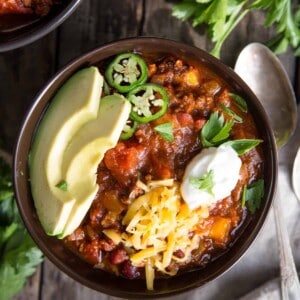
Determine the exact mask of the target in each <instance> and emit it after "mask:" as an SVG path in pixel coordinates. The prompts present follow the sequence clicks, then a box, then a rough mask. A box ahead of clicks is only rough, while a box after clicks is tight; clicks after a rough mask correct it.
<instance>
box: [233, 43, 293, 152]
mask: <svg viewBox="0 0 300 300" xmlns="http://www.w3.org/2000/svg"><path fill="white" fill-rule="evenodd" d="M234 70H235V71H236V73H238V74H239V75H240V76H241V77H242V78H243V79H244V81H245V82H246V83H247V84H248V85H249V87H250V88H251V89H252V91H253V92H254V94H256V96H257V98H258V99H259V100H260V101H261V103H262V105H263V106H264V108H265V110H266V112H267V115H268V117H269V119H270V122H271V126H272V128H273V131H274V135H275V139H276V144H277V147H278V148H281V147H282V146H283V145H285V144H286V143H287V141H288V140H289V138H290V137H291V135H292V134H293V132H294V130H295V128H296V124H297V104H296V97H295V94H294V92H293V88H292V86H291V83H290V80H289V78H288V75H287V73H286V72H285V70H284V68H283V67H282V65H281V63H280V61H279V59H278V58H277V57H276V56H275V55H274V54H273V53H272V51H271V50H269V49H268V48H267V47H266V46H264V45H262V44H260V43H252V44H249V45H248V46H246V47H245V48H244V49H243V51H242V52H241V53H240V55H239V57H238V59H237V61H236V64H235V67H234Z"/></svg>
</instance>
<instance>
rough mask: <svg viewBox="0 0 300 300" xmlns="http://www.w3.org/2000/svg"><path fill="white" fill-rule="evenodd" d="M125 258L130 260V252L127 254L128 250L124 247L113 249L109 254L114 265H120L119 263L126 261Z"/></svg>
mask: <svg viewBox="0 0 300 300" xmlns="http://www.w3.org/2000/svg"><path fill="white" fill-rule="evenodd" d="M125 260H128V254H127V252H126V250H125V249H123V248H118V249H115V250H113V251H112V252H111V254H110V256H109V261H110V262H111V263H112V264H113V265H118V264H120V263H122V262H124V261H125Z"/></svg>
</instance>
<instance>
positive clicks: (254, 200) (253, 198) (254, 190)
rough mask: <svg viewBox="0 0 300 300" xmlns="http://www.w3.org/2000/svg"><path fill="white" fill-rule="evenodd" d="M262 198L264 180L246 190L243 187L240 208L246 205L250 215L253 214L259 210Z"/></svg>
mask: <svg viewBox="0 0 300 300" xmlns="http://www.w3.org/2000/svg"><path fill="white" fill-rule="evenodd" d="M263 197H264V180H263V179H259V180H258V181H256V182H254V183H253V184H251V185H250V186H249V187H248V188H247V187H246V186H245V187H244V190H243V194H242V206H244V205H245V203H247V206H248V208H249V210H250V212H251V213H255V211H256V210H257V209H259V208H260V205H261V200H262V198H263Z"/></svg>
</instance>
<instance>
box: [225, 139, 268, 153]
mask: <svg viewBox="0 0 300 300" xmlns="http://www.w3.org/2000/svg"><path fill="white" fill-rule="evenodd" d="M262 142H263V140H257V139H240V140H231V141H227V142H226V143H224V145H227V146H231V147H232V148H233V149H234V150H235V151H236V152H237V154H238V155H243V154H245V153H247V152H248V151H250V150H251V149H253V148H255V147H256V146H257V145H259V144H260V143H262Z"/></svg>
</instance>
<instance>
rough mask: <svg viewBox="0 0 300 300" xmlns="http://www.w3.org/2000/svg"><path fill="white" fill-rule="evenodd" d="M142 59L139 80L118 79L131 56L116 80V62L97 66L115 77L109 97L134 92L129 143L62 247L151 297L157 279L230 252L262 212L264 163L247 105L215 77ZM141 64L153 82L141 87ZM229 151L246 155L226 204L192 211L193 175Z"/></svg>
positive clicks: (111, 155) (113, 152)
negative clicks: (185, 184) (189, 172)
mask: <svg viewBox="0 0 300 300" xmlns="http://www.w3.org/2000/svg"><path fill="white" fill-rule="evenodd" d="M137 55H139V56H140V58H138V60H137V61H138V62H135V64H136V71H137V72H136V74H135V76H133V77H137V78H133V79H132V78H127V79H126V75H124V74H125V72H123V73H122V74H123V75H122V76H123V77H122V76H121V75H120V74H119V73H121V71H120V66H122V68H125V67H126V66H125V64H128V65H129V61H130V56H129V58H128V57H127V56H128V55H126V57H127V58H126V61H124V62H121V63H119V67H118V68H117V69H118V70H119V73H118V74H116V75H112V74H111V72H112V71H111V68H112V66H111V65H109V63H110V62H111V61H107V62H104V63H103V64H101V65H99V69H100V71H101V72H102V74H104V73H105V70H106V69H107V68H109V70H110V71H109V72H110V77H109V80H107V86H106V88H105V89H104V93H105V94H109V93H115V92H117V93H118V92H119V91H118V88H116V87H118V85H119V86H121V90H124V85H125V86H126V85H127V86H129V85H130V86H132V87H131V88H130V91H128V92H126V94H124V95H125V97H126V98H127V99H128V101H130V102H131V104H132V113H131V115H130V119H129V120H128V124H127V125H128V126H127V128H126V129H125V128H124V132H123V134H122V135H123V138H122V136H121V138H120V140H119V142H118V144H117V145H116V147H114V148H113V149H110V150H108V151H107V152H106V154H105V156H104V159H103V160H102V162H101V163H100V165H99V167H98V173H97V183H98V185H99V191H98V194H97V197H96V199H94V201H93V204H92V206H91V208H90V209H89V212H88V214H87V215H86V217H85V219H84V220H83V222H82V223H81V225H80V226H79V227H78V228H77V229H76V230H75V231H74V232H73V233H72V234H71V235H69V236H67V237H66V238H65V239H64V242H65V244H66V245H67V246H68V247H69V248H71V249H72V250H73V251H75V252H76V253H77V254H78V255H80V256H81V257H82V258H83V259H84V260H86V261H87V262H89V263H90V264H92V265H93V266H94V267H96V268H101V269H104V270H106V271H108V272H113V273H115V274H116V275H119V276H124V277H125V278H129V279H134V278H146V282H147V288H148V289H153V288H154V287H153V282H154V278H155V277H160V276H173V275H176V274H177V273H178V272H184V271H186V270H189V269H192V268H202V267H205V266H206V265H207V264H208V263H209V262H211V261H213V260H214V259H216V258H217V257H218V256H220V255H221V254H222V253H223V252H225V251H226V250H228V248H230V247H231V245H232V244H233V243H234V241H235V240H236V239H237V238H238V228H240V227H241V226H242V225H243V223H244V222H245V220H247V219H249V218H251V217H252V215H253V214H254V213H255V210H256V209H258V208H259V202H260V201H261V199H262V196H263V185H264V181H263V161H264V158H263V154H262V149H261V146H260V145H259V143H260V142H262V141H261V140H259V138H260V136H259V134H258V131H257V128H256V125H255V123H254V120H253V117H252V116H251V113H250V111H249V110H248V108H247V104H246V101H245V100H244V99H243V98H241V97H240V96H239V95H237V94H236V93H235V92H234V90H233V89H232V88H231V87H230V86H229V85H228V83H226V82H225V81H224V80H223V79H221V78H219V77H218V75H217V74H215V73H214V72H213V71H211V70H209V69H208V68H207V67H206V66H204V65H200V64H189V63H188V62H186V61H184V60H182V59H180V58H177V57H174V56H167V55H166V56H163V57H156V58H154V57H152V56H147V55H144V54H137ZM137 55H136V56H137ZM134 59H136V58H134ZM115 60H116V59H115ZM141 60H143V61H144V62H145V63H146V65H147V68H148V77H147V80H145V78H144V79H143V82H142V83H138V84H137V85H135V84H134V82H135V81H136V80H138V78H139V75H140V73H141V72H139V71H140V67H139V65H138V64H139V63H140V61H141ZM108 65H109V66H108ZM131 67H132V66H131ZM144 72H145V70H144V66H143V70H142V73H143V76H144ZM120 76H121V77H122V78H121V77H120ZM129 77H130V76H129ZM124 78H125V79H124ZM112 80H115V81H117V83H116V82H114V83H113V84H112ZM130 80H131V81H132V82H130ZM122 81H123V83H122ZM124 82H125V83H124ZM126 82H127V83H126ZM122 85H123V86H122ZM153 87H154V89H155V90H154V89H153ZM125 90H128V89H126V88H125ZM141 90H143V91H144V94H143V95H142V94H141ZM147 93H148V94H149V95H150V96H149V97H148V99H147V101H148V102H147V105H148V106H147V105H146V106H147V107H146V108H145V107H144V108H143V107H138V105H137V100H139V101H144V102H145V99H144V100H143V99H142V98H143V97H144V96H145V94H147ZM164 93H166V95H167V96H166V97H165V94H164ZM157 94H159V96H157ZM131 95H135V96H134V97H133V98H130V97H131ZM158 98H159V99H158ZM156 100H157V101H156ZM151 101H152V102H151ZM144 104H145V103H144ZM143 109H144V110H143ZM137 115H138V117H136V116H137ZM213 124H214V126H212V125H213ZM216 128H217V129H218V130H217V129H216ZM213 130H214V134H212V131H213ZM223 144H224V145H225V144H227V145H231V146H232V148H233V149H235V150H236V151H237V153H239V158H240V160H241V167H240V169H239V177H238V180H237V183H236V184H235V186H234V188H233V190H231V192H230V194H229V195H228V196H226V197H225V198H224V199H217V200H218V201H215V202H214V203H211V204H210V205H200V206H199V205H198V206H197V207H196V208H193V209H191V208H190V207H189V205H188V203H186V201H184V199H183V197H182V195H181V191H180V185H181V183H182V181H183V178H184V176H185V171H186V168H187V166H188V165H189V163H190V162H191V160H192V159H193V158H194V157H195V156H196V155H198V154H199V153H201V152H202V151H203V150H204V149H205V148H210V147H212V148H216V147H222V145H223ZM208 177H209V174H208V176H206V178H200V180H199V182H200V185H204V183H208V182H210V181H209V180H208ZM253 195H255V196H253Z"/></svg>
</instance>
